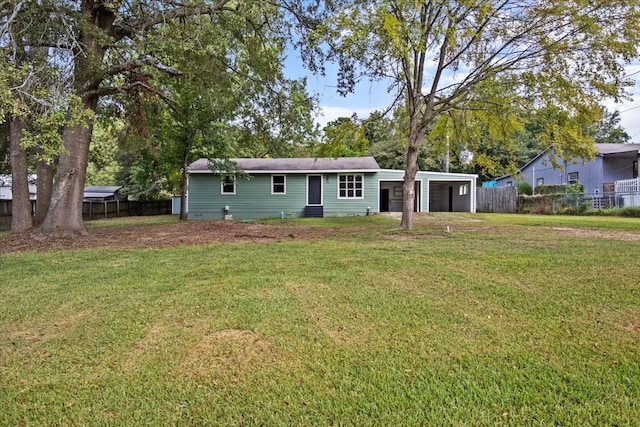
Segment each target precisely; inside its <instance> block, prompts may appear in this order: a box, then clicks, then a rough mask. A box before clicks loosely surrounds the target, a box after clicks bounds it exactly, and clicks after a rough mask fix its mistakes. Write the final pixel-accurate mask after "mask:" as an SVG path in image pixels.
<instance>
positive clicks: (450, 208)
mask: <svg viewBox="0 0 640 427" xmlns="http://www.w3.org/2000/svg"><path fill="white" fill-rule="evenodd" d="M449 212H453V187H451V186H449Z"/></svg>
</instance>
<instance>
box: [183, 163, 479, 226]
mask: <svg viewBox="0 0 640 427" xmlns="http://www.w3.org/2000/svg"><path fill="white" fill-rule="evenodd" d="M344 173H345V174H349V172H344ZM339 174H342V173H336V172H332V173H319V174H313V173H310V174H307V173H295V174H291V173H289V174H286V193H285V194H271V176H272V174H254V175H253V176H252V177H251V179H250V180H247V179H238V180H237V181H236V193H235V194H221V184H220V176H219V175H214V174H209V173H193V174H190V175H189V196H188V199H187V200H188V209H187V211H188V218H189V219H190V220H198V219H201V220H211V219H224V207H225V206H228V207H229V214H231V215H232V216H233V219H235V220H248V219H256V218H277V217H279V216H280V215H281V212H283V213H284V214H285V216H286V217H303V216H304V209H305V206H306V204H307V176H308V175H321V176H322V200H323V210H324V216H348V215H366V214H367V213H371V214H373V213H378V212H380V200H379V194H380V189H381V188H387V189H389V193H390V202H392V203H393V208H394V209H393V210H392V211H402V183H403V180H404V171H395V170H381V171H378V172H375V173H364V174H363V176H364V181H363V198H361V199H339V198H338V175H339ZM274 175H278V174H274ZM476 178H477V177H476V176H475V175H463V174H444V173H435V172H418V175H417V176H416V182H418V183H419V184H418V185H419V189H420V195H419V211H420V212H434V211H448V210H449V206H448V200H449V199H448V197H449V196H448V194H449V193H448V191H449V190H448V188H449V186H451V187H453V211H455V212H475V185H476ZM445 184H446V185H445ZM463 185H466V186H468V191H467V193H466V194H464V195H460V194H459V193H460V187H461V186H463ZM396 188H399V191H400V192H398V191H397V190H396ZM430 188H431V189H430ZM442 191H446V197H442V196H441V192H442ZM436 193H438V196H437V197H436V195H435V194H436ZM435 199H438V200H440V201H439V202H438V203H435V202H433V200H435ZM442 200H444V202H443V201H442ZM443 203H446V206H445V205H443ZM396 209H397V210H396ZM390 210H391V209H390Z"/></svg>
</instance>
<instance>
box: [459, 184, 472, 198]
mask: <svg viewBox="0 0 640 427" xmlns="http://www.w3.org/2000/svg"><path fill="white" fill-rule="evenodd" d="M467 194H469V184H462V185H460V188H458V196H466V195H467Z"/></svg>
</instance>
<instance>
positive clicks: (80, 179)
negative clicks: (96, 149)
mask: <svg viewBox="0 0 640 427" xmlns="http://www.w3.org/2000/svg"><path fill="white" fill-rule="evenodd" d="M92 107H93V108H95V104H94V105H93V106H91V105H85V108H88V109H92ZM92 130H93V124H92V122H91V119H86V120H85V123H84V124H77V125H75V126H72V127H67V128H65V130H64V133H63V136H62V138H63V141H64V147H65V152H64V153H63V154H62V155H61V156H60V159H59V160H58V170H57V172H56V178H55V182H54V184H53V190H52V193H51V205H50V206H49V210H48V212H47V215H46V217H45V219H44V221H43V222H42V225H41V227H40V231H41V232H43V233H47V234H61V235H65V236H73V235H78V234H81V235H84V234H86V233H87V231H86V229H85V227H84V222H83V220H82V199H83V196H84V182H85V177H86V174H87V164H88V161H89V144H90V143H91V133H92Z"/></svg>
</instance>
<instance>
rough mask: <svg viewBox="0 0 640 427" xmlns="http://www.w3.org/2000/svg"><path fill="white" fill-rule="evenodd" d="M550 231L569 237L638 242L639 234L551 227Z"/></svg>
mask: <svg viewBox="0 0 640 427" xmlns="http://www.w3.org/2000/svg"><path fill="white" fill-rule="evenodd" d="M552 230H553V231H556V232H558V233H561V234H566V235H570V236H578V237H589V238H596V239H611V240H626V241H640V234H635V233H629V232H624V231H603V230H588V229H581V228H571V227H552Z"/></svg>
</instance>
